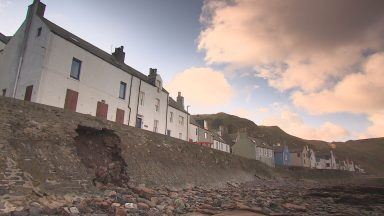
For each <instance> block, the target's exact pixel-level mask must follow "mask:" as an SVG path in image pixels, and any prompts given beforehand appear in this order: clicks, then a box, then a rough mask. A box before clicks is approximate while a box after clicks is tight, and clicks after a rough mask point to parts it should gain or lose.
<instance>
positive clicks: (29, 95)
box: [24, 85, 33, 101]
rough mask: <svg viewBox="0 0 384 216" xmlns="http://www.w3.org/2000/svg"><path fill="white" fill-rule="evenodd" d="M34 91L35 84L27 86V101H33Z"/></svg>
mask: <svg viewBox="0 0 384 216" xmlns="http://www.w3.org/2000/svg"><path fill="white" fill-rule="evenodd" d="M32 91H33V85H30V86H27V88H26V89H25V95H24V100H25V101H31V99H32Z"/></svg>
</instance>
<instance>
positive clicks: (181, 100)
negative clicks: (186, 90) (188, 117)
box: [177, 92, 184, 109]
mask: <svg viewBox="0 0 384 216" xmlns="http://www.w3.org/2000/svg"><path fill="white" fill-rule="evenodd" d="M177 103H178V104H179V105H180V106H181V107H183V109H184V97H183V96H181V92H179V93H178V95H177Z"/></svg>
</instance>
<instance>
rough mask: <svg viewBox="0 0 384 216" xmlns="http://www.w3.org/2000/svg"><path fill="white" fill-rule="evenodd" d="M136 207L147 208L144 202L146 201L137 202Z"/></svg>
mask: <svg viewBox="0 0 384 216" xmlns="http://www.w3.org/2000/svg"><path fill="white" fill-rule="evenodd" d="M137 208H139V209H149V205H148V204H146V203H142V202H140V203H137Z"/></svg>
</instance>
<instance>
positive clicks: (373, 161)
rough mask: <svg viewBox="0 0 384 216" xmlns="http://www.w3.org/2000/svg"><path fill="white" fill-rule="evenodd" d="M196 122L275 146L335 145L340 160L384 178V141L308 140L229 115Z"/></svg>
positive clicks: (209, 116) (205, 117)
mask: <svg viewBox="0 0 384 216" xmlns="http://www.w3.org/2000/svg"><path fill="white" fill-rule="evenodd" d="M192 118H193V119H195V120H206V121H207V123H208V128H209V129H210V130H218V129H219V127H220V126H222V127H223V129H224V133H228V134H233V133H237V132H246V133H247V134H248V135H249V136H251V137H255V138H259V139H261V140H263V141H264V142H265V143H268V144H269V145H271V146H273V145H276V144H277V143H280V144H282V145H284V144H286V145H288V147H289V148H291V149H292V148H297V147H302V146H304V145H309V146H311V147H312V148H313V149H315V150H319V151H324V150H330V149H331V147H330V146H331V145H330V144H335V146H336V147H335V149H333V150H334V152H335V153H336V156H337V157H338V158H340V159H351V160H354V161H356V162H357V163H358V164H360V165H361V166H362V167H363V168H364V169H365V170H366V171H367V172H368V173H370V174H378V175H384V166H383V164H384V157H383V156H382V154H383V153H384V138H375V139H364V140H353V141H347V142H333V143H328V142H325V141H321V140H305V139H301V138H299V137H295V136H292V135H290V134H288V133H286V132H285V131H283V130H282V129H281V128H279V127H277V126H260V125H256V124H255V123H254V122H253V121H250V120H248V119H245V118H240V117H238V116H234V115H229V114H226V113H222V112H221V113H217V114H204V115H194V116H193V117H192Z"/></svg>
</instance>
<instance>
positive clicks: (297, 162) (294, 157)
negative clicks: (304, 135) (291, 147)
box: [289, 151, 303, 166]
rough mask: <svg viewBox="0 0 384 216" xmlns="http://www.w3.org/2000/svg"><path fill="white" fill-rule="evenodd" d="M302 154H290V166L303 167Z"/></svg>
mask: <svg viewBox="0 0 384 216" xmlns="http://www.w3.org/2000/svg"><path fill="white" fill-rule="evenodd" d="M302 156H303V154H302V152H301V151H299V152H290V164H289V165H290V166H303V159H302Z"/></svg>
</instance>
